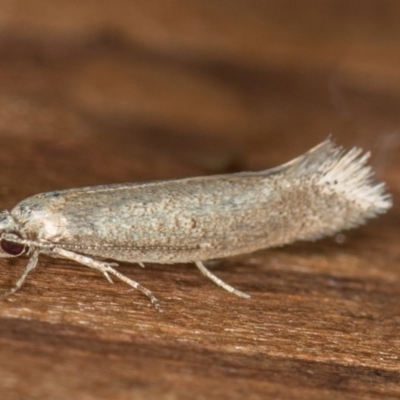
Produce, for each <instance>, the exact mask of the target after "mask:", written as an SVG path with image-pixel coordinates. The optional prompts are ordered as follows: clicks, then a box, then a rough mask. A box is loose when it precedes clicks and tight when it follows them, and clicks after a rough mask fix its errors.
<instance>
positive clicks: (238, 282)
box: [0, 0, 400, 400]
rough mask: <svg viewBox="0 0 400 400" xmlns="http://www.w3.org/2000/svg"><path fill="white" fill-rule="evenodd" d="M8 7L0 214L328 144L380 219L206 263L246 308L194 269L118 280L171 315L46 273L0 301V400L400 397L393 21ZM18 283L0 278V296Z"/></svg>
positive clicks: (88, 275) (258, 165)
mask: <svg viewBox="0 0 400 400" xmlns="http://www.w3.org/2000/svg"><path fill="white" fill-rule="evenodd" d="M7 4H8V3H7ZM10 4H11V3H10ZM18 4H19V6H18V7H17V6H15V8H13V7H11V6H6V5H5V3H4V4H1V3H0V15H1V16H2V17H1V18H2V21H3V22H2V24H3V29H2V33H1V35H0V169H1V174H0V205H1V208H11V207H12V206H13V205H15V204H16V203H17V202H18V201H20V200H21V199H23V198H25V197H27V196H29V195H32V194H36V193H38V192H43V191H48V190H55V189H62V188H69V187H78V186H83V185H94V184H102V183H113V182H124V181H136V180H151V179H165V178H172V177H182V176H194V175H198V174H211V173H221V172H229V171H238V170H257V169H262V168H268V167H271V166H274V165H277V164H279V163H281V162H284V161H288V160H289V159H291V158H292V157H294V156H296V155H299V154H301V153H302V152H304V151H306V150H307V149H309V148H311V147H312V146H313V145H315V144H317V143H319V142H320V141H322V140H323V139H325V138H326V137H327V136H328V135H329V134H330V133H332V134H333V137H334V138H335V139H336V140H337V142H338V143H340V144H343V145H344V146H345V147H350V146H353V145H357V146H361V147H363V148H364V149H365V150H371V151H372V153H373V158H372V164H373V166H374V168H375V169H376V171H377V178H379V179H380V180H384V181H386V182H387V184H388V187H389V190H390V192H391V193H392V194H393V197H394V207H393V209H392V210H391V211H390V212H389V213H388V214H387V215H385V216H382V217H380V218H378V219H376V220H373V221H371V222H370V223H369V224H368V225H366V226H365V227H362V228H360V229H358V230H354V231H351V232H346V233H345V234H344V235H339V236H337V237H336V238H330V239H324V240H322V241H318V242H315V243H298V244H296V245H293V246H287V247H284V248H280V249H272V250H265V251H260V252H257V253H255V254H250V255H243V256H240V257H235V258H233V259H226V260H222V261H220V262H216V263H215V264H212V265H209V268H210V269H211V270H212V271H213V272H214V273H216V274H217V275H218V276H220V277H221V278H223V279H224V280H226V281H227V282H229V283H230V284H232V285H234V286H235V287H237V288H238V289H240V290H243V291H245V292H247V293H249V294H250V295H251V296H252V297H251V299H250V300H243V299H240V298H236V297H235V296H232V295H230V294H228V293H226V292H224V291H223V290H221V289H219V288H217V287H216V286H214V285H213V284H212V283H211V282H210V281H208V280H206V279H205V278H204V277H202V276H201V275H200V274H199V272H198V270H197V269H196V267H195V266H194V265H176V266H174V265H146V268H145V269H142V268H140V267H139V266H135V265H134V266H132V265H128V264H124V265H121V267H120V270H121V271H122V272H123V273H125V274H127V275H129V276H131V277H133V278H134V279H135V280H137V281H138V282H140V283H142V284H143V285H145V286H146V287H148V288H150V289H151V290H152V291H153V292H154V293H155V294H156V295H157V297H158V298H159V299H160V301H161V304H162V306H163V308H164V313H163V314H159V313H157V312H156V311H155V310H154V308H153V307H152V306H151V304H150V303H149V301H148V300H147V299H146V298H145V297H144V296H143V295H141V294H140V293H138V292H135V291H133V290H131V289H129V288H127V287H126V286H125V285H124V284H122V283H115V284H114V285H111V284H109V283H107V281H106V280H105V279H104V278H103V277H102V276H100V275H98V274H96V273H94V272H92V271H90V270H88V269H85V268H84V267H81V266H78V265H76V264H73V263H71V262H68V261H63V260H52V259H46V258H45V257H43V258H41V259H40V266H39V268H38V269H37V270H35V271H34V272H33V273H32V274H31V275H30V277H29V278H28V281H27V283H26V284H25V286H24V287H23V289H22V290H21V291H20V292H18V293H17V294H15V295H14V296H13V297H10V298H8V299H2V300H1V301H0V392H1V398H2V399H7V400H8V399H10V400H11V399H12V400H14V399H47V398H49V399H50V398H51V399H68V400H69V399H74V398H76V399H113V400H114V399H132V398H135V399H187V398H218V399H222V398H229V399H243V398H248V399H266V398H282V399H322V398H323V399H336V398H340V399H359V398H363V399H383V398H385V399H394V398H400V383H399V382H400V339H399V331H400V250H399V249H400V245H399V239H400V236H399V232H400V231H399V230H400V208H399V206H398V201H399V194H400V177H399V173H398V171H399V168H400V133H399V128H400V113H399V110H400V100H399V99H400V72H399V71H400V68H399V67H400V65H399V59H398V56H397V52H398V49H399V48H400V27H399V24H398V17H397V15H398V13H399V11H400V10H399V9H400V5H399V4H398V3H397V2H390V1H382V2H378V3H377V2H373V1H366V2H363V4H361V3H359V2H355V1H354V2H351V1H350V2H349V1H339V0H329V1H325V2H323V3H320V2H312V1H301V2H295V1H293V2H291V1H289V2H274V3H273V4H271V2H259V1H255V0H251V1H246V2H244V1H243V2H239V1H232V2H223V1H214V2H201V1H190V2H187V1H167V2H163V3H161V2H157V3H156V2H153V3H151V2H139V1H137V2H131V1H124V0H120V1H117V2H113V5H112V6H111V5H110V8H109V9H107V8H105V7H104V6H102V7H100V6H99V3H98V2H91V1H83V2H76V3H74V2H70V1H66V2H47V1H40V2H35V6H34V8H32V4H33V3H32V2H27V1H22V2H18ZM102 4H103V3H102ZM110 4H111V3H110ZM322 4H323V5H322ZM25 264H26V260H25V259H15V260H0V288H1V289H2V290H4V291H5V290H6V289H8V288H10V287H11V286H12V284H13V283H14V282H15V281H16V280H17V279H18V277H19V275H20V273H21V272H22V270H23V268H24V266H25Z"/></svg>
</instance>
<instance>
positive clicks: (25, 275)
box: [2, 250, 40, 297]
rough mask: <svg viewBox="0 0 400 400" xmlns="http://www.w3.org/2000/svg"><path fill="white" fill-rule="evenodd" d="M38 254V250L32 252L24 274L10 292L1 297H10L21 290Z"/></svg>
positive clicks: (34, 265)
mask: <svg viewBox="0 0 400 400" xmlns="http://www.w3.org/2000/svg"><path fill="white" fill-rule="evenodd" d="M39 253H40V251H39V250H35V251H34V252H33V254H32V255H31V258H30V259H29V261H28V264H27V265H26V267H25V270H24V272H23V273H22V275H21V277H20V278H19V279H18V281H17V283H16V284H15V286H14V287H13V288H12V289H11V290H9V291H8V292H6V293H4V294H3V295H2V296H3V297H7V296H10V295H12V294H14V293H15V292H17V291H18V290H19V289H21V286H22V285H23V283H24V282H25V279H26V277H27V276H28V274H29V272H31V271H32V270H33V269H34V268H35V267H36V265H37V262H38V259H39Z"/></svg>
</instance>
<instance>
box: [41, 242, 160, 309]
mask: <svg viewBox="0 0 400 400" xmlns="http://www.w3.org/2000/svg"><path fill="white" fill-rule="evenodd" d="M43 253H44V254H47V255H49V256H51V257H54V258H66V259H68V260H73V261H76V262H77V263H78V264H82V265H85V266H86V267H89V268H93V269H95V270H97V271H99V272H101V273H102V274H103V275H104V276H105V277H106V279H107V280H108V281H109V282H111V283H113V281H112V280H111V278H110V276H109V274H111V275H114V276H116V277H117V278H118V279H119V280H121V281H122V282H125V283H126V284H127V285H129V286H131V287H133V288H134V289H137V290H139V291H141V292H142V293H143V294H144V295H145V296H147V297H148V298H149V299H150V301H151V302H152V304H153V305H154V307H155V308H156V309H157V310H158V311H159V312H162V308H161V307H160V304H159V302H158V300H157V298H156V297H155V296H154V295H153V293H152V292H151V291H150V290H149V289H147V288H145V287H144V286H142V285H141V284H140V283H138V282H136V281H134V280H132V279H129V278H128V277H127V276H125V275H122V274H121V273H120V272H118V271H117V270H116V269H114V268H113V267H114V266H117V265H118V264H116V263H108V262H105V261H99V260H95V259H94V258H90V257H87V256H84V255H82V254H78V253H74V252H72V251H69V250H65V249H63V248H61V247H57V246H54V247H52V248H51V249H46V251H43Z"/></svg>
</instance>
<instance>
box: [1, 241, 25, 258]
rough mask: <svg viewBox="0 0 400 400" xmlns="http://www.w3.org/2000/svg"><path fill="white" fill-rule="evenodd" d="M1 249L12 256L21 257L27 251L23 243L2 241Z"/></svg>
mask: <svg viewBox="0 0 400 400" xmlns="http://www.w3.org/2000/svg"><path fill="white" fill-rule="evenodd" d="M0 247H1V249H2V250H3V251H4V252H5V253H7V254H10V255H11V256H19V255H21V254H23V253H24V252H25V250H26V246H25V245H24V244H21V243H16V242H11V241H10V240H6V239H1V241H0Z"/></svg>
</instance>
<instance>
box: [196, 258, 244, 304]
mask: <svg viewBox="0 0 400 400" xmlns="http://www.w3.org/2000/svg"><path fill="white" fill-rule="evenodd" d="M195 264H196V266H197V268H198V269H199V270H200V271H201V273H202V274H203V275H204V276H206V277H207V278H209V279H211V280H212V281H213V282H214V283H215V284H216V285H217V286H219V287H222V289H225V290H226V291H228V292H229V293H233V294H235V295H236V296H239V297H243V298H245V299H249V298H250V296H249V295H248V294H247V293H244V292H241V291H240V290H237V289H235V288H234V287H233V286H231V285H228V284H227V283H226V282H224V281H223V280H222V279H220V278H218V276H216V275H214V274H213V273H212V272H211V271H210V270H208V269H207V268H206V267H205V265H204V264H203V262H202V261H195Z"/></svg>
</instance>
